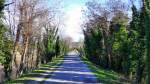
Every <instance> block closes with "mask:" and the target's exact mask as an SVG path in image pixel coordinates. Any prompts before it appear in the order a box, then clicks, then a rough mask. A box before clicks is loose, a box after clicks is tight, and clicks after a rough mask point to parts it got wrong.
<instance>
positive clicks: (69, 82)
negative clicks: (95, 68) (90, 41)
mask: <svg viewBox="0 0 150 84" xmlns="http://www.w3.org/2000/svg"><path fill="white" fill-rule="evenodd" d="M32 84H33V82H32ZM35 84H37V83H35ZM42 84H101V83H98V81H97V78H96V76H95V75H94V74H93V73H92V72H91V71H90V69H89V68H88V66H87V65H86V64H85V63H84V62H83V61H82V60H81V58H80V57H79V55H78V54H77V52H75V51H72V52H70V53H68V55H66V56H65V58H64V61H63V63H62V64H61V65H60V66H59V68H57V69H56V71H54V72H53V73H52V76H51V77H48V78H47V79H46V80H45V81H44V82H42Z"/></svg>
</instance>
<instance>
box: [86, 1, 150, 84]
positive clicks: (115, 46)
mask: <svg viewBox="0 0 150 84" xmlns="http://www.w3.org/2000/svg"><path fill="white" fill-rule="evenodd" d="M141 2H143V7H141V8H140V10H138V9H137V8H136V6H135V5H134V4H132V8H131V9H132V18H129V17H128V15H127V14H128V12H127V11H128V9H129V8H128V7H127V6H128V5H127V4H125V3H124V2H122V1H120V0H115V1H109V2H108V3H107V6H103V5H101V4H100V3H99V2H95V1H93V2H88V4H87V8H88V10H87V13H86V14H87V17H88V20H87V22H86V24H85V28H86V29H84V36H85V41H84V43H85V44H84V51H85V56H87V58H88V59H89V60H90V61H92V62H93V63H95V64H96V65H98V66H101V67H104V68H107V69H113V70H115V71H117V72H120V73H123V74H124V75H125V77H126V78H130V79H131V81H132V82H133V83H135V84H145V80H146V79H147V83H146V84H149V83H150V82H149V79H150V78H149V71H150V70H149V69H150V67H149V64H150V63H149V61H150V60H149V57H150V56H149V51H150V50H149V36H150V35H149V31H150V30H149V21H150V20H149V12H148V11H149V9H150V8H149V5H148V4H149V1H148V0H143V1H141ZM110 3H111V4H110ZM131 3H133V2H131ZM130 19H131V21H130ZM145 52H146V54H145ZM145 55H146V59H145Z"/></svg>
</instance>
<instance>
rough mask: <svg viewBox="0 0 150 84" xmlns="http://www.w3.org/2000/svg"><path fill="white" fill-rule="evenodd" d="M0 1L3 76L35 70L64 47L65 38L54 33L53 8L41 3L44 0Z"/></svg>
mask: <svg viewBox="0 0 150 84" xmlns="http://www.w3.org/2000/svg"><path fill="white" fill-rule="evenodd" d="M9 2H14V3H13V4H11V5H9V6H7V7H6V11H5V14H6V16H4V12H3V10H4V3H5V0H1V1H0V8H1V9H0V10H1V11H0V64H1V65H2V66H4V72H5V77H6V78H7V79H15V78H17V77H19V76H20V75H22V74H23V73H24V72H27V71H31V70H33V69H36V68H37V67H38V66H39V65H40V64H41V63H47V62H50V61H51V60H52V58H53V57H56V56H60V55H63V54H65V53H66V52H67V50H68V44H67V42H66V40H64V39H62V38H60V37H59V35H58V30H59V29H58V27H59V24H58V23H57V22H56V21H55V19H58V18H56V17H55V16H56V11H57V9H54V8H50V7H48V6H45V5H44V3H45V2H46V1H45V0H44V1H43V0H9Z"/></svg>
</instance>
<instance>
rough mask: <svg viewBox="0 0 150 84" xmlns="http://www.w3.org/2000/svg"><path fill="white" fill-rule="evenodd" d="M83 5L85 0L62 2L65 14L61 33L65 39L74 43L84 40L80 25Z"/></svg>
mask: <svg viewBox="0 0 150 84" xmlns="http://www.w3.org/2000/svg"><path fill="white" fill-rule="evenodd" d="M85 3H86V0H63V5H64V9H63V10H64V14H65V16H64V17H65V19H64V28H63V32H64V34H65V36H66V37H71V38H72V39H73V41H75V42H78V41H80V40H81V39H83V38H84V36H83V33H82V28H81V25H82V23H83V12H82V10H83V9H84V8H85Z"/></svg>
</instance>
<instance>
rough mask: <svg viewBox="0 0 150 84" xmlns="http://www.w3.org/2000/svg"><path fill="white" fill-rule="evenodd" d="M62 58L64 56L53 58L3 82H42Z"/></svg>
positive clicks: (23, 83) (60, 62)
mask: <svg viewBox="0 0 150 84" xmlns="http://www.w3.org/2000/svg"><path fill="white" fill-rule="evenodd" d="M63 59H64V56H59V57H57V58H53V60H52V61H51V62H49V63H47V64H42V65H41V66H40V67H39V68H38V69H36V70H33V71H32V72H30V73H27V74H23V75H22V76H21V77H20V78H18V79H16V80H10V81H6V82H5V84H27V83H30V82H38V83H43V82H44V81H45V80H46V79H47V78H49V77H50V76H51V75H52V73H53V72H54V71H55V70H56V69H57V68H58V67H59V66H60V65H61V64H62V62H63Z"/></svg>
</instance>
